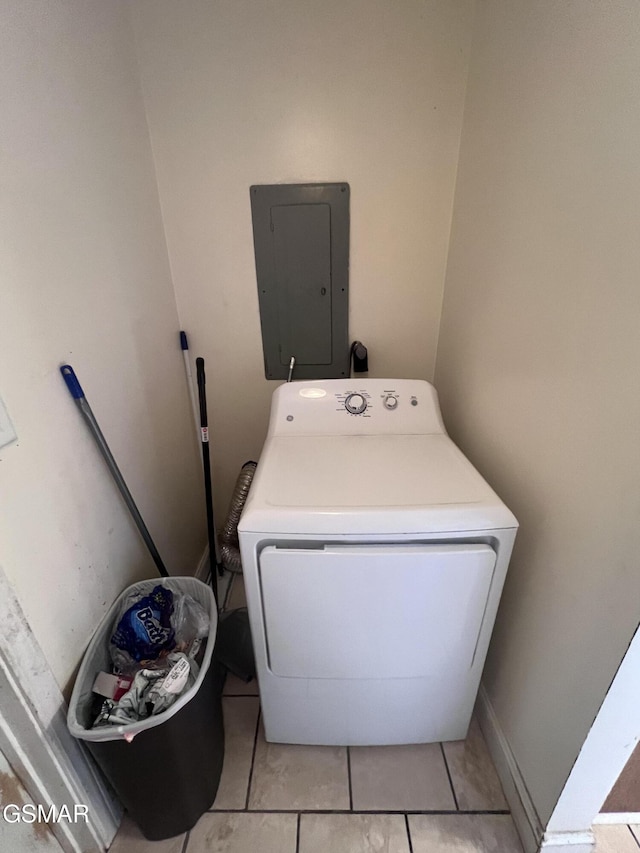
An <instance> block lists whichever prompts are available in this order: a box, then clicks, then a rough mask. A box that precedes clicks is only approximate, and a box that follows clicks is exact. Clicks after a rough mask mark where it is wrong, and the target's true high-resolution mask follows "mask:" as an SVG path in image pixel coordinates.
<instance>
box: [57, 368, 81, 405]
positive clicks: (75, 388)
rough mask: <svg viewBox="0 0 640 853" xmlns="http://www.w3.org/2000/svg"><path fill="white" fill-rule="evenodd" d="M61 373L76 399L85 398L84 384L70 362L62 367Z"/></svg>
mask: <svg viewBox="0 0 640 853" xmlns="http://www.w3.org/2000/svg"><path fill="white" fill-rule="evenodd" d="M60 373H62V378H63V379H64V381H65V382H66V383H67V388H68V389H69V392H70V394H71V396H72V397H73V399H74V400H82V399H84V391H83V390H82V385H81V384H80V382H79V381H78V377H77V376H76V374H75V371H74V369H73V367H71V365H70V364H63V365H62V367H61V368H60Z"/></svg>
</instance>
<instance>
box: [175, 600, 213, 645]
mask: <svg viewBox="0 0 640 853" xmlns="http://www.w3.org/2000/svg"><path fill="white" fill-rule="evenodd" d="M171 625H172V626H173V630H174V633H175V638H176V648H177V649H178V650H179V651H181V652H186V651H187V650H188V649H189V648H190V647H191V645H192V643H193V641H194V640H203V639H204V638H205V637H207V636H208V634H209V614H208V613H207V611H206V610H205V609H204V607H203V606H202V605H201V604H200V603H199V602H197V601H196V600H195V598H193V597H192V596H190V595H188V594H187V593H176V594H175V595H174V598H173V614H172V616H171Z"/></svg>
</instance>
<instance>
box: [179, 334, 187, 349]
mask: <svg viewBox="0 0 640 853" xmlns="http://www.w3.org/2000/svg"><path fill="white" fill-rule="evenodd" d="M180 349H189V344H188V343H187V333H186V332H180Z"/></svg>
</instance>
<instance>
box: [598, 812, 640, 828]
mask: <svg viewBox="0 0 640 853" xmlns="http://www.w3.org/2000/svg"><path fill="white" fill-rule="evenodd" d="M593 822H594V823H616V824H619V823H622V824H624V825H625V826H626V825H627V824H629V823H634V824H635V823H640V812H600V814H599V815H596V817H595V819H594V821H593Z"/></svg>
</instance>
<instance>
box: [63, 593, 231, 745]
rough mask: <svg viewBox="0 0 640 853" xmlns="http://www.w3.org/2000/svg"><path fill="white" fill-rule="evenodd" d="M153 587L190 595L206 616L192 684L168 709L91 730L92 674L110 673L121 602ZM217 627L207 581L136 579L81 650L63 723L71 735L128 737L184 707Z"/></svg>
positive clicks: (196, 687) (205, 666)
mask: <svg viewBox="0 0 640 853" xmlns="http://www.w3.org/2000/svg"><path fill="white" fill-rule="evenodd" d="M156 586H164V587H166V588H167V589H170V590H171V591H172V592H176V593H178V592H179V593H183V594H186V595H190V596H192V597H193V598H195V600H196V601H197V602H198V603H199V604H201V605H202V606H203V607H204V609H205V610H206V611H207V613H208V615H209V619H210V623H211V625H210V629H209V636H208V637H207V645H206V646H205V651H204V657H203V660H202V664H201V666H200V673H199V675H198V678H197V679H196V681H195V684H193V686H192V687H190V688H189V689H188V690H186V691H185V692H184V693H183V694H182V695H181V696H179V697H178V698H177V699H176V701H175V702H174V703H173V705H171V707H170V708H168V709H167V710H166V711H162V712H161V713H160V714H156V715H154V716H151V717H147V719H145V720H138V721H137V722H135V723H127V724H126V725H122V726H100V727H99V728H95V729H92V728H91V726H92V725H93V722H94V716H93V715H92V707H93V703H94V696H95V694H94V693H93V690H92V688H93V684H94V682H95V679H96V675H97V674H98V673H99V672H103V671H104V672H111V669H112V661H111V655H110V654H109V641H110V639H111V635H112V634H113V632H114V630H115V628H116V625H115V623H116V620H117V619H118V618H119V616H120V610H121V608H122V603H123V601H124V599H125V598H126V597H127V596H129V595H131V593H136V594H137V595H140V596H141V597H142V596H144V595H148V594H149V593H150V592H151V591H152V590H153V589H154V587H156ZM217 627H218V610H217V607H216V600H215V598H214V596H213V592H212V590H211V588H210V587H209V586H207V584H205V583H202V581H199V580H196V578H192V577H181V578H174V577H170V578H154V579H153V580H146V581H139V582H138V583H134V584H133V585H132V586H130V587H128V588H127V589H125V590H124V592H123V593H122V594H121V595H120V596H119V597H118V598H117V599H116V601H115V602H114V603H113V606H112V607H111V609H110V610H109V612H108V613H107V614H106V616H105V617H104V619H103V620H102V622H101V623H100V625H99V626H98V628H97V630H96V632H95V634H94V635H93V637H92V639H91V642H90V643H89V647H88V649H87V651H86V652H85V656H84V659H83V661H82V664H81V666H80V670H79V672H78V677H77V678H76V683H75V686H74V688H73V693H72V694H71V702H70V703H69V712H68V714H67V725H68V727H69V731H70V732H71V734H72V735H73V736H74V737H76V738H79V739H80V740H88V741H94V742H95V741H110V740H121V739H125V740H130V739H131V738H132V737H134V736H135V735H137V734H139V733H140V732H144V731H146V730H147V729H152V728H153V727H154V726H160V725H162V723H163V722H165V721H166V720H168V719H170V718H171V717H173V715H174V714H177V713H178V711H179V710H180V709H181V708H184V706H185V705H186V704H187V702H190V701H191V699H192V698H193V697H194V696H195V695H196V693H197V692H198V690H199V689H200V685H201V684H202V682H203V680H204V677H205V675H206V674H207V671H208V669H209V666H210V664H211V658H212V656H213V647H214V645H215V641H216V630H217Z"/></svg>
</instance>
